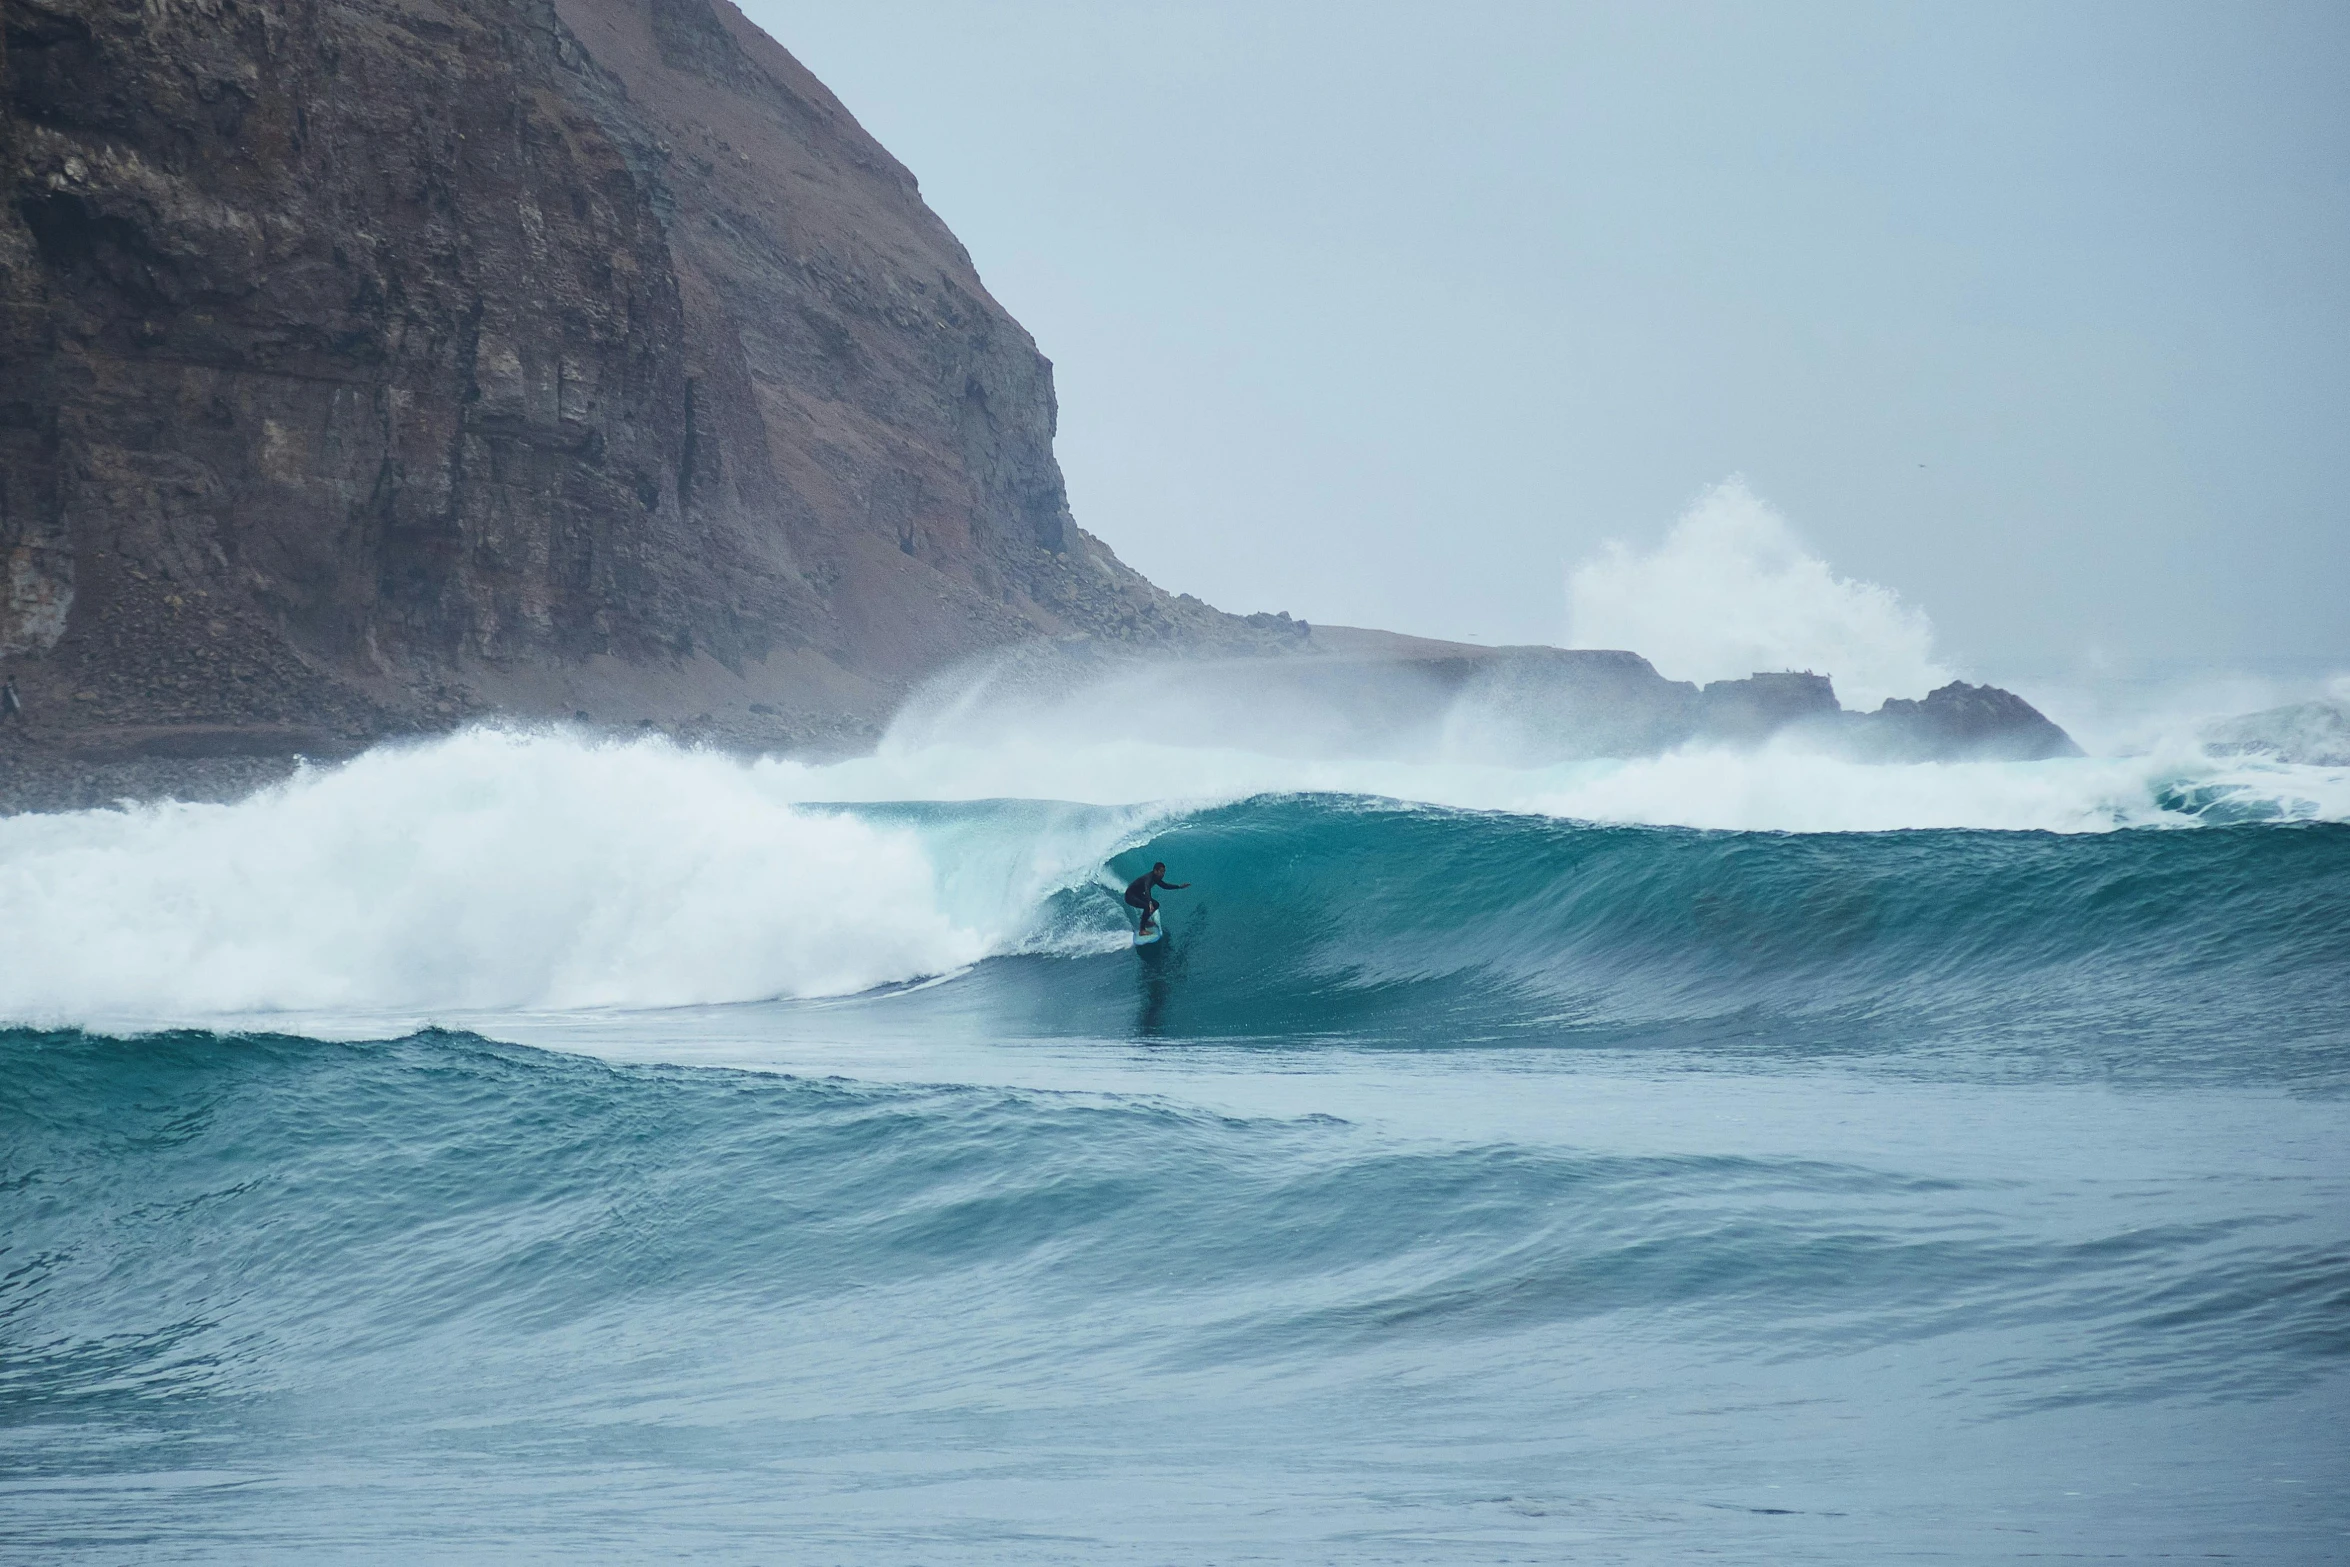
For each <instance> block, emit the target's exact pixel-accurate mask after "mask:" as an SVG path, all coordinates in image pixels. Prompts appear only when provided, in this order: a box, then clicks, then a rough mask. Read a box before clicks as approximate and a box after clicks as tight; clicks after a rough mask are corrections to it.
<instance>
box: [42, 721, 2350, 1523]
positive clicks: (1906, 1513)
mask: <svg viewBox="0 0 2350 1567" xmlns="http://www.w3.org/2000/svg"><path fill="white" fill-rule="evenodd" d="M1643 765H1644V766H1645V767H1646V768H1647V770H1646V771H1643V770H1641V769H1640V768H1634V767H1625V766H1617V767H1613V768H1608V767H1593V768H1583V769H1560V770H1556V771H1551V772H1534V771H1525V770H1522V771H1518V772H1514V773H1513V772H1510V771H1508V770H1504V769H1494V768H1483V767H1479V766H1475V765H1471V764H1465V763H1455V762H1447V761H1445V760H1443V759H1441V758H1435V759H1423V760H1421V761H1419V762H1399V761H1394V760H1389V761H1384V762H1366V761H1361V760H1354V761H1327V760H1325V761H1314V760H1310V759H1297V758H1290V759H1277V758H1268V757H1264V756H1261V755H1236V754H1230V753H1223V752H1215V751H1181V750H1178V749H1175V748H1171V747H1158V748H1155V749H1154V748H1151V747H1142V748H1137V747H1136V746H1135V745H1133V744H1130V743H1126V742H1118V743H1114V744H1104V745H1101V746H1096V747H1088V746H1084V745H1071V746H1067V747H1064V748H1062V749H1061V750H1059V751H1054V750H1052V749H1051V748H1049V747H1045V748H1039V747H1038V746H1037V745H1036V744H1035V743H1034V742H1033V740H1032V739H1029V740H1019V741H1012V740H1006V741H1005V742H1004V743H1001V744H995V745H977V744H962V743H958V744H956V745H951V746H950V745H943V744H936V743H914V742H911V741H907V740H904V739H903V738H901V740H900V741H899V742H896V743H893V745H892V746H890V747H885V748H884V751H883V752H882V754H880V755H878V756H875V757H872V758H867V759H864V760H861V761H859V762H855V763H848V764H842V765H841V766H838V767H832V768H820V767H806V766H796V765H791V764H780V763H770V764H761V765H757V766H750V765H744V764H741V763H737V762H733V761H728V760H726V759H723V758H719V757H712V756H704V755H697V754H691V753H682V752H679V751H676V750H673V749H670V748H668V747H665V746H660V745H625V746H598V745H592V744H587V743H583V742H581V741H578V740H575V739H568V738H565V737H562V736H559V735H514V734H496V733H477V734H472V735H467V736H462V737H458V738H457V739H454V740H451V741H448V742H444V743H441V744H437V745H433V746H427V747H420V748H416V749H412V750H405V751H395V752H385V753H379V754H376V755H371V756H369V757H366V758H362V759H361V760H360V761H359V762H358V763H355V764H353V765H351V766H349V767H346V768H343V769H339V770H337V771H334V772H331V773H322V774H317V775H312V776H308V777H305V778H303V779H300V780H298V781H297V782H295V783H294V784H292V785H290V786H288V787H286V788H284V789H281V790H278V791H274V792H272V793H270V794H267V795H264V796H261V797H258V798H256V799H254V800H251V801H248V802H246V803H244V804H241V805H237V806H231V807H213V806H206V807H185V806H183V807H166V808H143V809H135V810H128V811H120V812H96V813H85V814H81V815H74V816H58V817H20V818H14V819H9V820H5V821H0V913H4V914H5V916H6V921H5V924H6V929H7V931H8V933H9V934H8V944H7V951H6V953H5V954H0V956H4V957H5V962H4V964H0V1018H4V1019H7V1020H10V1021H12V1022H13V1023H14V1024H15V1025H17V1026H13V1027H6V1026H0V1082H5V1084H6V1085H7V1088H6V1091H5V1092H4V1093H0V1535H4V1536H5V1537H6V1538H7V1539H8V1540H9V1542H10V1549H9V1554H10V1556H11V1559H19V1558H21V1559H24V1560H31V1561H50V1560H55V1561H75V1560H119V1559H126V1558H134V1557H135V1558H141V1559H148V1558H152V1559H172V1560H216V1561H236V1562H249V1561H278V1560H282V1561H288V1562H294V1561H302V1562H308V1561H314V1560H320V1559H328V1560H366V1561H373V1560H383V1561H406V1560H417V1559H446V1560H500V1561H506V1560H550V1561H552V1560H563V1561H576V1560H582V1559H586V1560H613V1561H639V1560H646V1559H660V1558H667V1557H673V1556H684V1555H697V1556H704V1557H709V1558H712V1559H720V1560H743V1561H773V1560H807V1561H849V1560H854V1561H859V1562H901V1561H902V1562H924V1561H940V1560H957V1561H1004V1562H1034V1561H1071V1562H1077V1561H1085V1562H1092V1561H1101V1560H1131V1561H1152V1562H1159V1561H1201V1562H1236V1561H1268V1562H1271V1561H1278V1562H1292V1561H1364V1562H1396V1561H1475V1562H1483V1561H1499V1560H1527V1559H1534V1560H1559V1559H1578V1560H1596V1561H1642V1562H1644V1561H1660V1562H1661V1561H1681V1560H1689V1559H1695V1558H1701V1557H1712V1558H1723V1559H1729V1560H1744V1561H1772V1562H1777V1561H1833V1562H1852V1563H1879V1562H1888V1561H1902V1560H1913V1559H1924V1558H1929V1557H1930V1558H1935V1559H1955V1560H1960V1561H1978V1560H1980V1561H1989V1560H2007V1559H2011V1558H2012V1557H2013V1556H2014V1555H2015V1554H2017V1553H2018V1551H2019V1550H2024V1549H2028V1550H2029V1551H2030V1552H2032V1553H2038V1554H2085V1553H2092V1552H2093V1553H2097V1554H2100V1555H2103V1556H2107V1557H2115V1558H2119V1559H2128V1560H2144V1559H2153V1558H2156V1557H2160V1556H2166V1555H2183V1554H2233V1555H2237V1556H2241V1557H2247V1558H2251V1559H2258V1560H2266V1561H2287V1562H2292V1561H2312V1562H2314V1561H2323V1560H2329V1559H2333V1558H2334V1557H2335V1556H2337V1555H2338V1550H2339V1544H2340V1541H2341V1540H2342V1539H2343V1538H2344V1537H2345V1534H2346V1533H2350V1504H2346V1503H2345V1500H2344V1498H2346V1497H2350V1444H2346V1443H2345V1442H2344V1439H2343V1437H2342V1436H2341V1434H2340V1427H2341V1422H2340V1418H2339V1416H2340V1410H2341V1407H2342V1401H2343V1397H2344V1394H2345V1391H2346V1390H2350V1329H2346V1327H2345V1324H2350V1220H2346V1216H2350V1164H2345V1161H2344V1159H2343V1157H2342V1150H2343V1149H2344V1148H2345V1147H2350V822H2346V821H2345V820H2343V819H2342V818H2343V813H2342V812H2341V811H2340V810H2339V809H2338V808H2337V807H2336V805H2335V804H2333V803H2331V802H2334V801H2336V800H2337V799H2338V798H2339V794H2340V791H2341V789H2342V785H2343V779H2342V776H2341V775H2340V774H2338V773H2332V772H2327V771H2325V770H2324V769H2322V768H2312V767H2308V766H2304V765H2296V764H2287V763H2278V762H2274V761H2263V760H2261V759H2259V758H2250V759H2247V758H2244V757H2233V756H2199V755H2184V754H2182V755H2173V756H2168V757H2148V758H2135V759H2110V758H2109V759H2081V760H2078V761H2074V762H2064V763H2045V764H2042V763H2035V764H2021V765H2019V764H1997V765H1989V764H1986V765H1982V766H1949V767H1930V768H1915V769H1912V768H1877V769H1864V768H1855V767H1853V766H1851V765H1850V764H1838V763H1830V762H1825V761H1822V760H1821V759H1818V758H1809V757H1801V756H1793V755H1774V754H1770V753H1763V754H1758V755H1752V756H1747V757H1743V758H1736V759H1729V758H1721V757H1715V758H1706V757H1702V756H1687V757H1678V758H1664V759H1661V760H1660V761H1658V762H1657V763H1655V764H1643ZM1811 785H1817V786H1818V789H1817V790H1816V791H1815V792H1813V793H1810V794H1806V793H1805V790H1806V788H1807V787H1809V786H1811ZM1643 789H1645V790H1646V791H1647V792H1646V793H1645V794H1643V793H1642V791H1643ZM1609 801H1618V802H1640V801H1645V802H1646V803H1645V804H1644V805H1642V806H1641V807H1640V808H1639V809H1633V808H1632V807H1631V805H1629V804H1627V805H1626V806H1625V807H1624V808H1623V809H1620V810H1606V809H1599V808H1597V807H1599V806H1601V805H1604V804H1605V803H1607V802H1609ZM1954 818H1955V819H1954ZM1153 860H1165V861H1166V862H1167V863H1168V865H1169V866H1170V868H1171V870H1172V873H1173V875H1174V877H1175V878H1176V879H1178V880H1183V881H1188V882H1190V883H1192V884H1193V885H1192V886H1191V887H1190V889H1189V890H1186V891H1180V892H1170V893H1168V894H1166V895H1165V899H1166V906H1167V918H1168V922H1169V930H1170V937H1169V939H1168V940H1167V941H1165V942H1163V943H1160V944H1158V945H1157V946H1154V947H1152V948H1149V949H1145V950H1143V951H1139V952H1138V951H1136V950H1133V949H1132V948H1131V947H1130V946H1129V945H1128V930H1129V926H1128V924H1127V922H1126V916H1125V914H1124V912H1123V911H1122V908H1121V906H1120V904H1119V902H1118V900H1117V896H1116V891H1115V888H1116V886H1117V884H1118V883H1119V882H1120V881H1121V880H1122V879H1123V878H1124V877H1127V876H1131V875H1133V874H1136V873H1138V872H1139V871H1140V870H1141V869H1142V868H1144V867H1145V866H1147V865H1148V864H1149V863H1150V862H1151V861H1153ZM2019 1541H2020V1542H2022V1544H2021V1545H2020V1546H2019V1545H2018V1543H2017V1542H2019Z"/></svg>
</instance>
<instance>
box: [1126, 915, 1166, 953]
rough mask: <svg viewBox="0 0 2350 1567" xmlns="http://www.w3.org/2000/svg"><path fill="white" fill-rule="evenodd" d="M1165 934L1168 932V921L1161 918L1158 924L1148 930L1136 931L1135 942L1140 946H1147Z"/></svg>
mask: <svg viewBox="0 0 2350 1567" xmlns="http://www.w3.org/2000/svg"><path fill="white" fill-rule="evenodd" d="M1165 934H1167V922H1166V921H1165V920H1161V921H1159V922H1158V923H1157V924H1156V925H1153V926H1152V927H1151V928H1150V929H1149V930H1148V931H1139V930H1138V931H1136V932H1135V933H1134V944H1135V945H1136V946H1138V947H1147V946H1149V945H1150V944H1151V943H1152V942H1154V941H1156V940H1158V939H1159V938H1160V937H1161V936H1164V935H1165Z"/></svg>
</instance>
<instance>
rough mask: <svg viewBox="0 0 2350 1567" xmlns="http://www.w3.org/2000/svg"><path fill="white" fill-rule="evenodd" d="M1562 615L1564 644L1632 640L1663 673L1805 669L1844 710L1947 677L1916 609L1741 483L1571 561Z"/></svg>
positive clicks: (1616, 644)
mask: <svg viewBox="0 0 2350 1567" xmlns="http://www.w3.org/2000/svg"><path fill="white" fill-rule="evenodd" d="M1567 612H1568V624H1569V625H1570V627H1571V628H1572V635H1573V644H1572V645H1574V646H1576V647H1591V648H1637V649H1638V650H1639V651H1640V652H1642V653H1644V654H1646V655H1647V656H1648V658H1649V661H1650V662H1651V663H1653V664H1655V666H1656V667H1657V669H1658V670H1659V671H1660V672H1661V673H1663V674H1665V675H1667V676H1670V677H1671V678H1673V679H1675V680H1697V681H1708V680H1739V679H1743V678H1745V677H1746V676H1748V675H1750V674H1753V673H1755V672H1756V671H1758V670H1780V669H1806V670H1815V671H1817V672H1819V673H1821V674H1825V675H1829V676H1832V677H1833V678H1834V680H1835V682H1836V691H1837V694H1838V696H1839V697H1841V698H1842V700H1843V702H1844V705H1845V706H1847V707H1855V708H1874V707H1876V706H1877V704H1878V703H1880V702H1882V701H1883V700H1884V699H1885V698H1887V697H1889V696H1899V697H1919V696H1923V695H1925V694H1926V693H1927V692H1928V691H1930V690H1932V689H1934V688H1935V687H1937V686H1941V685H1944V684H1947V683H1948V682H1949V681H1950V680H1951V679H1952V678H1953V677H1952V675H1951V672H1950V671H1949V670H1948V669H1946V668H1944V667H1943V666H1942V665H1941V663H1939V662H1938V661H1937V660H1936V659H1935V657H1934V653H1933V644H1934V627H1933V624H1932V622H1930V621H1929V620H1928V619H1927V618H1926V615H1925V612H1924V611H1923V610H1920V609H1918V608H1916V607H1915V606H1913V605H1910V604H1906V603H1904V602H1903V601H1902V599H1901V597H1900V595H1898V594H1896V593H1895V592H1894V591H1893V590H1892V589H1890V588H1887V587H1882V586H1880V585H1879V584H1877V583H1874V582H1859V581H1855V580H1853V579H1851V578H1848V577H1839V576H1837V575H1836V574H1835V572H1834V571H1832V570H1830V569H1829V566H1828V563H1827V562H1826V561H1824V560H1820V559H1818V558H1817V557H1815V556H1813V555H1812V554H1811V553H1810V552H1809V551H1807V550H1806V549H1805V548H1804V546H1803V543H1802V541H1801V540H1800V539H1798V538H1797V537H1796V536H1795V531H1794V529H1792V528H1791V527H1789V526H1788V523H1787V519H1786V518H1785V517H1783V516H1782V515H1780V513H1779V512H1778V510H1777V509H1776V508H1774V507H1772V506H1771V505H1770V504H1769V503H1768V502H1766V501H1764V500H1762V499H1761V498H1760V497H1758V496H1756V495H1755V493H1754V492H1753V491H1752V490H1750V489H1748V488H1747V486H1746V481H1745V480H1744V479H1741V478H1735V477H1733V478H1731V479H1728V480H1726V481H1724V482H1723V483H1721V484H1717V485H1715V486H1714V487H1713V488H1711V489H1709V490H1707V491H1706V492H1705V493H1704V494H1702V495H1700V496H1699V497H1698V498H1697V500H1696V501H1695V503H1693V504H1692V505H1691V506H1690V508H1689V509H1688V510H1687V511H1686V512H1684V513H1682V515H1681V519H1680V520H1679V521H1678V522H1676V523H1675V524H1674V525H1673V530H1672V532H1671V533H1670V534H1668V535H1667V536H1666V538H1665V541H1664V542H1663V543H1662V544H1660V545H1658V546H1657V548H1655V549H1654V550H1651V551H1649V552H1647V553H1645V554H1642V553H1639V552H1636V551H1634V550H1632V549H1631V548H1629V547H1628V546H1626V545H1624V544H1621V543H1611V544H1609V545H1608V546H1607V547H1606V548H1605V549H1604V550H1602V551H1601V552H1600V554H1598V555H1597V556H1595V557H1593V558H1592V559H1590V560H1588V561H1585V562H1584V563H1583V564H1582V565H1580V566H1578V567H1577V568H1576V569H1575V570H1574V572H1573V573H1572V574H1571V575H1570V576H1569V578H1568V581H1567Z"/></svg>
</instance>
